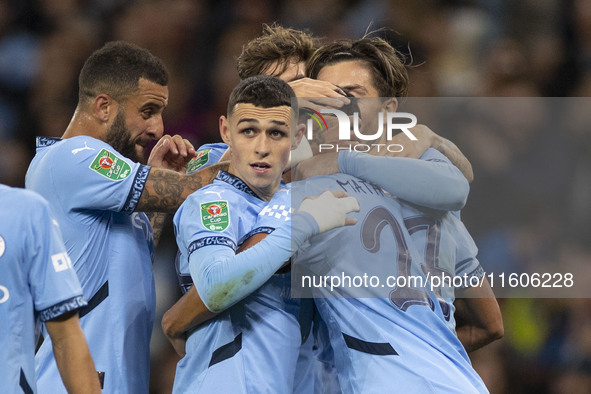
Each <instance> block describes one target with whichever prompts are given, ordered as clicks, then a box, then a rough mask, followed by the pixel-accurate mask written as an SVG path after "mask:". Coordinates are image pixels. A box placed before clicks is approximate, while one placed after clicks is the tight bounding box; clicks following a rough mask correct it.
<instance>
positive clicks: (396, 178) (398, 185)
mask: <svg viewBox="0 0 591 394" xmlns="http://www.w3.org/2000/svg"><path fill="white" fill-rule="evenodd" d="M338 166H339V170H340V171H341V172H342V173H345V174H349V175H353V176H355V177H357V178H360V179H364V180H366V181H369V182H371V183H373V184H376V185H378V186H380V187H381V188H383V189H384V190H387V191H388V192H389V193H391V194H393V195H395V196H397V197H399V198H400V199H402V200H405V201H409V202H412V203H414V204H417V205H420V206H423V207H428V208H432V209H437V210H444V211H455V210H459V209H461V208H462V207H463V206H464V205H465V204H466V200H467V198H468V192H469V190H470V188H469V184H468V181H467V180H466V178H465V177H464V175H462V173H461V171H460V170H459V169H458V168H457V167H455V166H454V165H453V164H451V163H450V162H449V161H448V160H447V158H445V156H443V155H441V154H440V153H439V152H438V151H436V150H435V149H432V148H429V149H427V151H426V152H425V153H424V154H423V156H421V159H420V160H416V159H410V158H406V157H386V156H372V155H369V154H367V153H360V152H354V151H340V152H339V156H338Z"/></svg>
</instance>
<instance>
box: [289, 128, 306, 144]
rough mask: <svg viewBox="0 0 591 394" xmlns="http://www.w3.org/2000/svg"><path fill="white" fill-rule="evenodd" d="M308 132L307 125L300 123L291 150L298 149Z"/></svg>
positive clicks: (294, 134) (292, 140)
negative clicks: (305, 133)
mask: <svg viewBox="0 0 591 394" xmlns="http://www.w3.org/2000/svg"><path fill="white" fill-rule="evenodd" d="M305 131H306V125H305V124H303V123H300V124H298V125H297V126H296V128H295V131H294V133H293V138H292V139H291V149H292V150H293V149H296V148H297V147H298V145H299V144H300V142H301V141H302V137H303V136H304V132H305Z"/></svg>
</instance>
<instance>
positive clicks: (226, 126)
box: [220, 115, 232, 147]
mask: <svg viewBox="0 0 591 394" xmlns="http://www.w3.org/2000/svg"><path fill="white" fill-rule="evenodd" d="M220 136H221V137H222V141H224V142H225V143H226V144H228V145H229V146H230V147H231V146H232V140H231V138H230V122H229V120H228V118H226V117H225V116H224V115H222V116H220Z"/></svg>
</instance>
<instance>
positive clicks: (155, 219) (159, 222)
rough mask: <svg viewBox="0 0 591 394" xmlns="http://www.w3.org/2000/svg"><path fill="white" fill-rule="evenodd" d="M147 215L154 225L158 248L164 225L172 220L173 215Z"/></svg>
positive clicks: (160, 213)
mask: <svg viewBox="0 0 591 394" xmlns="http://www.w3.org/2000/svg"><path fill="white" fill-rule="evenodd" d="M146 215H147V216H148V218H149V219H150V223H151V224H152V230H153V232H154V247H156V246H158V241H160V236H161V235H162V230H163V229H164V224H165V223H166V221H167V220H169V219H170V218H171V215H170V214H169V213H163V212H148V213H147V214H146Z"/></svg>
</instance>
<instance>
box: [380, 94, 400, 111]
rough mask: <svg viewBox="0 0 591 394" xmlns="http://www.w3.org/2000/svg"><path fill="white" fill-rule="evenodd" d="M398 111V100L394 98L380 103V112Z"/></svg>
mask: <svg viewBox="0 0 591 394" xmlns="http://www.w3.org/2000/svg"><path fill="white" fill-rule="evenodd" d="M397 109H398V100H397V99H396V98H394V97H391V98H388V99H386V101H384V102H383V103H382V111H384V112H396V110H397Z"/></svg>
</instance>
